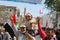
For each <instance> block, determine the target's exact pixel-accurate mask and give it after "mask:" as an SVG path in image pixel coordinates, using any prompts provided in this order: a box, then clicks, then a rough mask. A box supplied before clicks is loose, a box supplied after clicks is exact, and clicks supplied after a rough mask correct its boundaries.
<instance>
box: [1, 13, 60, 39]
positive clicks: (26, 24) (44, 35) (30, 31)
mask: <svg viewBox="0 0 60 40" xmlns="http://www.w3.org/2000/svg"><path fill="white" fill-rule="evenodd" d="M7 16H8V19H7V22H4V23H0V40H60V32H59V30H58V29H54V28H49V27H48V28H43V27H42V26H41V23H40V17H36V19H34V18H33V16H32V15H31V14H30V13H28V14H25V15H24V18H23V20H22V23H21V25H19V27H18V29H16V28H15V27H16V20H15V19H14V17H12V15H11V14H7ZM13 19H14V20H13Z"/></svg>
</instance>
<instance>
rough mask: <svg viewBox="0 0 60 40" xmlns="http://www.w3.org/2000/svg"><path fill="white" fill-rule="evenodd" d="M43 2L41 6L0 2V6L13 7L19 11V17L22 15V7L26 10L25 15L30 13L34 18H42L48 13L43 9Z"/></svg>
mask: <svg viewBox="0 0 60 40" xmlns="http://www.w3.org/2000/svg"><path fill="white" fill-rule="evenodd" d="M44 1H45V0H43V1H42V3H41V4H29V3H21V2H12V1H0V5H6V6H14V7H18V8H19V9H20V12H21V15H23V13H24V7H26V9H27V11H26V12H27V13H28V12H30V13H31V14H32V15H33V16H34V17H36V16H42V15H44V14H47V13H49V12H50V11H49V10H48V9H46V8H45V5H44V4H43V2H44ZM40 9H41V10H42V11H43V14H40Z"/></svg>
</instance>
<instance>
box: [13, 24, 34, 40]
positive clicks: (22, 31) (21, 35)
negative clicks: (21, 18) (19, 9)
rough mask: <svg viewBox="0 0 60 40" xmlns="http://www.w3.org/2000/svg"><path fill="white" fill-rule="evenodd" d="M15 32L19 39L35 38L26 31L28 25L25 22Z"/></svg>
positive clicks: (31, 39) (32, 39) (28, 39)
mask: <svg viewBox="0 0 60 40" xmlns="http://www.w3.org/2000/svg"><path fill="white" fill-rule="evenodd" d="M13 28H14V27H13ZM14 29H15V28H14ZM15 32H16V34H17V35H16V37H17V40H35V39H34V37H33V36H31V35H30V34H29V33H28V32H26V26H25V25H24V24H22V25H21V26H20V27H19V30H16V29H15Z"/></svg>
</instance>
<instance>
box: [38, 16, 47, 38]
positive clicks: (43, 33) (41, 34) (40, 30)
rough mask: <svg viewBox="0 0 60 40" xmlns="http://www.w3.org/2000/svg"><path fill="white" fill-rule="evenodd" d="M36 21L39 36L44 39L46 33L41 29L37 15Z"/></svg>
mask: <svg viewBox="0 0 60 40" xmlns="http://www.w3.org/2000/svg"><path fill="white" fill-rule="evenodd" d="M37 22H38V29H39V33H40V36H41V37H42V39H44V38H45V37H46V33H45V32H44V31H43V29H42V26H41V24H40V18H39V17H37Z"/></svg>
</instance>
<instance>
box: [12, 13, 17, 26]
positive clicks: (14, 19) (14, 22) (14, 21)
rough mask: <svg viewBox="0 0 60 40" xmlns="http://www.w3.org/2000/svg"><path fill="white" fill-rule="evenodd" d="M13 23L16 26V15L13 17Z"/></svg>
mask: <svg viewBox="0 0 60 40" xmlns="http://www.w3.org/2000/svg"><path fill="white" fill-rule="evenodd" d="M11 18H12V21H13V25H16V13H14V14H13V15H12V16H11Z"/></svg>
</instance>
